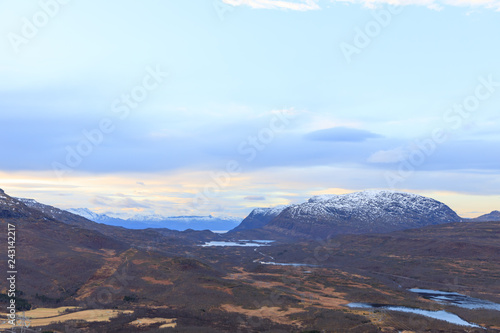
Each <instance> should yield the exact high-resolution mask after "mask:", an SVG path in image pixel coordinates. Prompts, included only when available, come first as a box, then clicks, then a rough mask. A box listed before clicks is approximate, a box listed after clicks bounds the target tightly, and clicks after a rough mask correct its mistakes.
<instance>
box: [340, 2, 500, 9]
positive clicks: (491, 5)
mask: <svg viewBox="0 0 500 333" xmlns="http://www.w3.org/2000/svg"><path fill="white" fill-rule="evenodd" d="M331 1H332V2H344V3H345V2H349V3H356V4H362V5H363V6H365V7H368V8H376V7H380V6H381V5H391V6H410V5H417V6H425V7H427V8H429V9H433V10H442V9H443V8H444V6H454V7H471V8H478V7H483V8H488V9H495V10H497V11H500V1H498V0H439V1H438V0H331Z"/></svg>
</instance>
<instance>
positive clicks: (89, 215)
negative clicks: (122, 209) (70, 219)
mask: <svg viewBox="0 0 500 333" xmlns="http://www.w3.org/2000/svg"><path fill="white" fill-rule="evenodd" d="M66 211H67V212H70V213H73V214H75V215H79V216H81V217H84V218H86V219H87V220H90V221H94V222H98V223H103V222H105V221H107V220H110V219H112V217H109V216H108V215H106V214H98V213H95V212H93V211H91V210H90V209H88V208H70V209H67V210H66Z"/></svg>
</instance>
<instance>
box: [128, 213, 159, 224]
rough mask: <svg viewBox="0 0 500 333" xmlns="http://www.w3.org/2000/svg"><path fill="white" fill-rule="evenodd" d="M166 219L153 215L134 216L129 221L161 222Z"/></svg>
mask: <svg viewBox="0 0 500 333" xmlns="http://www.w3.org/2000/svg"><path fill="white" fill-rule="evenodd" d="M165 219H166V218H165V217H164V216H161V215H158V214H151V215H139V214H137V215H134V216H132V217H131V218H129V219H127V221H137V222H160V221H164V220H165Z"/></svg>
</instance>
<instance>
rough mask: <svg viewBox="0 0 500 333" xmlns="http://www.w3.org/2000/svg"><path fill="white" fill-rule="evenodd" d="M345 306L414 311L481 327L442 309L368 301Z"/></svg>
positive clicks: (462, 324) (463, 324)
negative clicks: (433, 309) (430, 309)
mask: <svg viewBox="0 0 500 333" xmlns="http://www.w3.org/2000/svg"><path fill="white" fill-rule="evenodd" d="M347 306H348V307H350V308H363V309H383V310H388V311H399V312H408V313H415V314H418V315H422V316H425V317H429V318H434V319H438V320H443V321H446V322H448V323H452V324H456V325H461V326H468V327H481V326H479V325H476V324H473V323H469V322H466V321H465V320H463V319H462V318H460V317H459V316H457V315H455V314H453V313H449V312H446V311H443V310H441V311H429V310H421V309H414V308H407V307H404V306H395V305H382V304H370V303H349V304H347Z"/></svg>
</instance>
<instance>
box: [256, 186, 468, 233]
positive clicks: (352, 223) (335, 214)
mask: <svg viewBox="0 0 500 333" xmlns="http://www.w3.org/2000/svg"><path fill="white" fill-rule="evenodd" d="M461 220H462V219H461V218H460V217H459V216H458V215H457V214H456V213H455V212H454V211H453V210H452V209H450V208H449V207H448V206H446V205H445V204H443V203H441V202H439V201H436V200H434V199H431V198H426V197H423V196H420V195H416V194H410V193H402V192H394V191H364V192H356V193H351V194H345V195H337V196H332V197H328V196H326V197H325V196H323V197H314V198H311V199H310V200H309V201H308V202H306V203H303V204H300V205H293V206H290V207H288V208H286V209H284V210H283V212H281V213H280V214H279V215H278V216H277V217H276V218H274V219H273V220H272V221H271V222H270V223H269V224H267V225H266V226H265V227H264V230H268V231H274V232H279V233H281V234H286V235H289V236H295V237H304V236H306V237H322V238H323V237H327V236H331V235H335V234H360V233H381V232H389V231H394V230H403V229H410V228H419V227H423V226H427V225H434V224H441V223H450V222H460V221H461Z"/></svg>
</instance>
